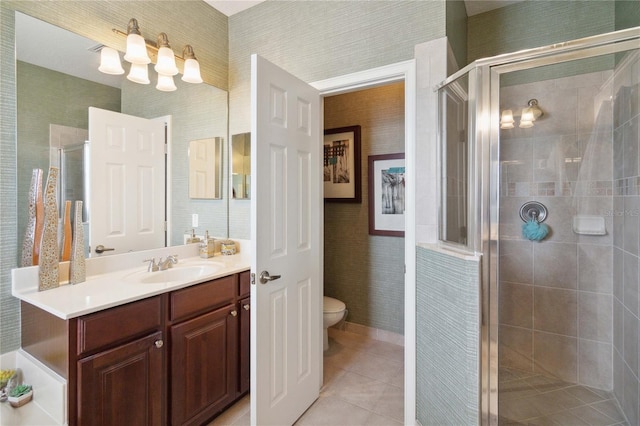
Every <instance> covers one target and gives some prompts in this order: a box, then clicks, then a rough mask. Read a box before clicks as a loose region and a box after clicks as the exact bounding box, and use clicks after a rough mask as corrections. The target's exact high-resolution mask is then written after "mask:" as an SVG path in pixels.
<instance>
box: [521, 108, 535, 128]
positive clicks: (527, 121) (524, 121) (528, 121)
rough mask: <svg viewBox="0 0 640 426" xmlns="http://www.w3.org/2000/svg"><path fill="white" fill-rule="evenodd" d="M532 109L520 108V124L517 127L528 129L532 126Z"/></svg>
mask: <svg viewBox="0 0 640 426" xmlns="http://www.w3.org/2000/svg"><path fill="white" fill-rule="evenodd" d="M533 120H534V118H533V111H531V109H530V108H524V109H523V110H522V116H521V117H520V125H519V126H518V127H520V128H522V129H528V128H529V127H533Z"/></svg>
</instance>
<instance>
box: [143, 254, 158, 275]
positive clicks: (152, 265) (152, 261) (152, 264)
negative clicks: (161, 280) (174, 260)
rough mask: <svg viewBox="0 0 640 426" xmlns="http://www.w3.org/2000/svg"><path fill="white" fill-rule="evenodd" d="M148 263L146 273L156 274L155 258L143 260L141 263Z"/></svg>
mask: <svg viewBox="0 0 640 426" xmlns="http://www.w3.org/2000/svg"><path fill="white" fill-rule="evenodd" d="M144 262H149V267H148V268H147V272H156V271H157V270H158V264H156V258H155V257H152V258H151V259H145V260H143V261H142V263H144Z"/></svg>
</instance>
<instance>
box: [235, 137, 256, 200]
mask: <svg viewBox="0 0 640 426" xmlns="http://www.w3.org/2000/svg"><path fill="white" fill-rule="evenodd" d="M231 184H232V192H233V198H236V199H249V198H251V133H240V134H238V135H233V136H232V137H231Z"/></svg>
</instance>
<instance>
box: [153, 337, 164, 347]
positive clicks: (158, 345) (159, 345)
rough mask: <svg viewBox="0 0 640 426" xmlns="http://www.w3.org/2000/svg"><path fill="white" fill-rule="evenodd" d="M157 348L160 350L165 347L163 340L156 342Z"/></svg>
mask: <svg viewBox="0 0 640 426" xmlns="http://www.w3.org/2000/svg"><path fill="white" fill-rule="evenodd" d="M154 343H155V345H156V348H158V349H160V348H161V347H163V346H164V342H163V341H162V339H158V340H156V341H155V342H154Z"/></svg>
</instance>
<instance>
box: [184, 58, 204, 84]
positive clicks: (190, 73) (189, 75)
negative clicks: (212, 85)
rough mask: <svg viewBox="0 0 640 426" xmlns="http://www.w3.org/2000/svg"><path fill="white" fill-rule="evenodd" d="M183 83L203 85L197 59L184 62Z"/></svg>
mask: <svg viewBox="0 0 640 426" xmlns="http://www.w3.org/2000/svg"><path fill="white" fill-rule="evenodd" d="M182 81H186V82H187V83H202V77H201V76H200V64H199V63H198V61H197V60H195V59H187V60H186V61H184V74H183V75H182Z"/></svg>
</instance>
